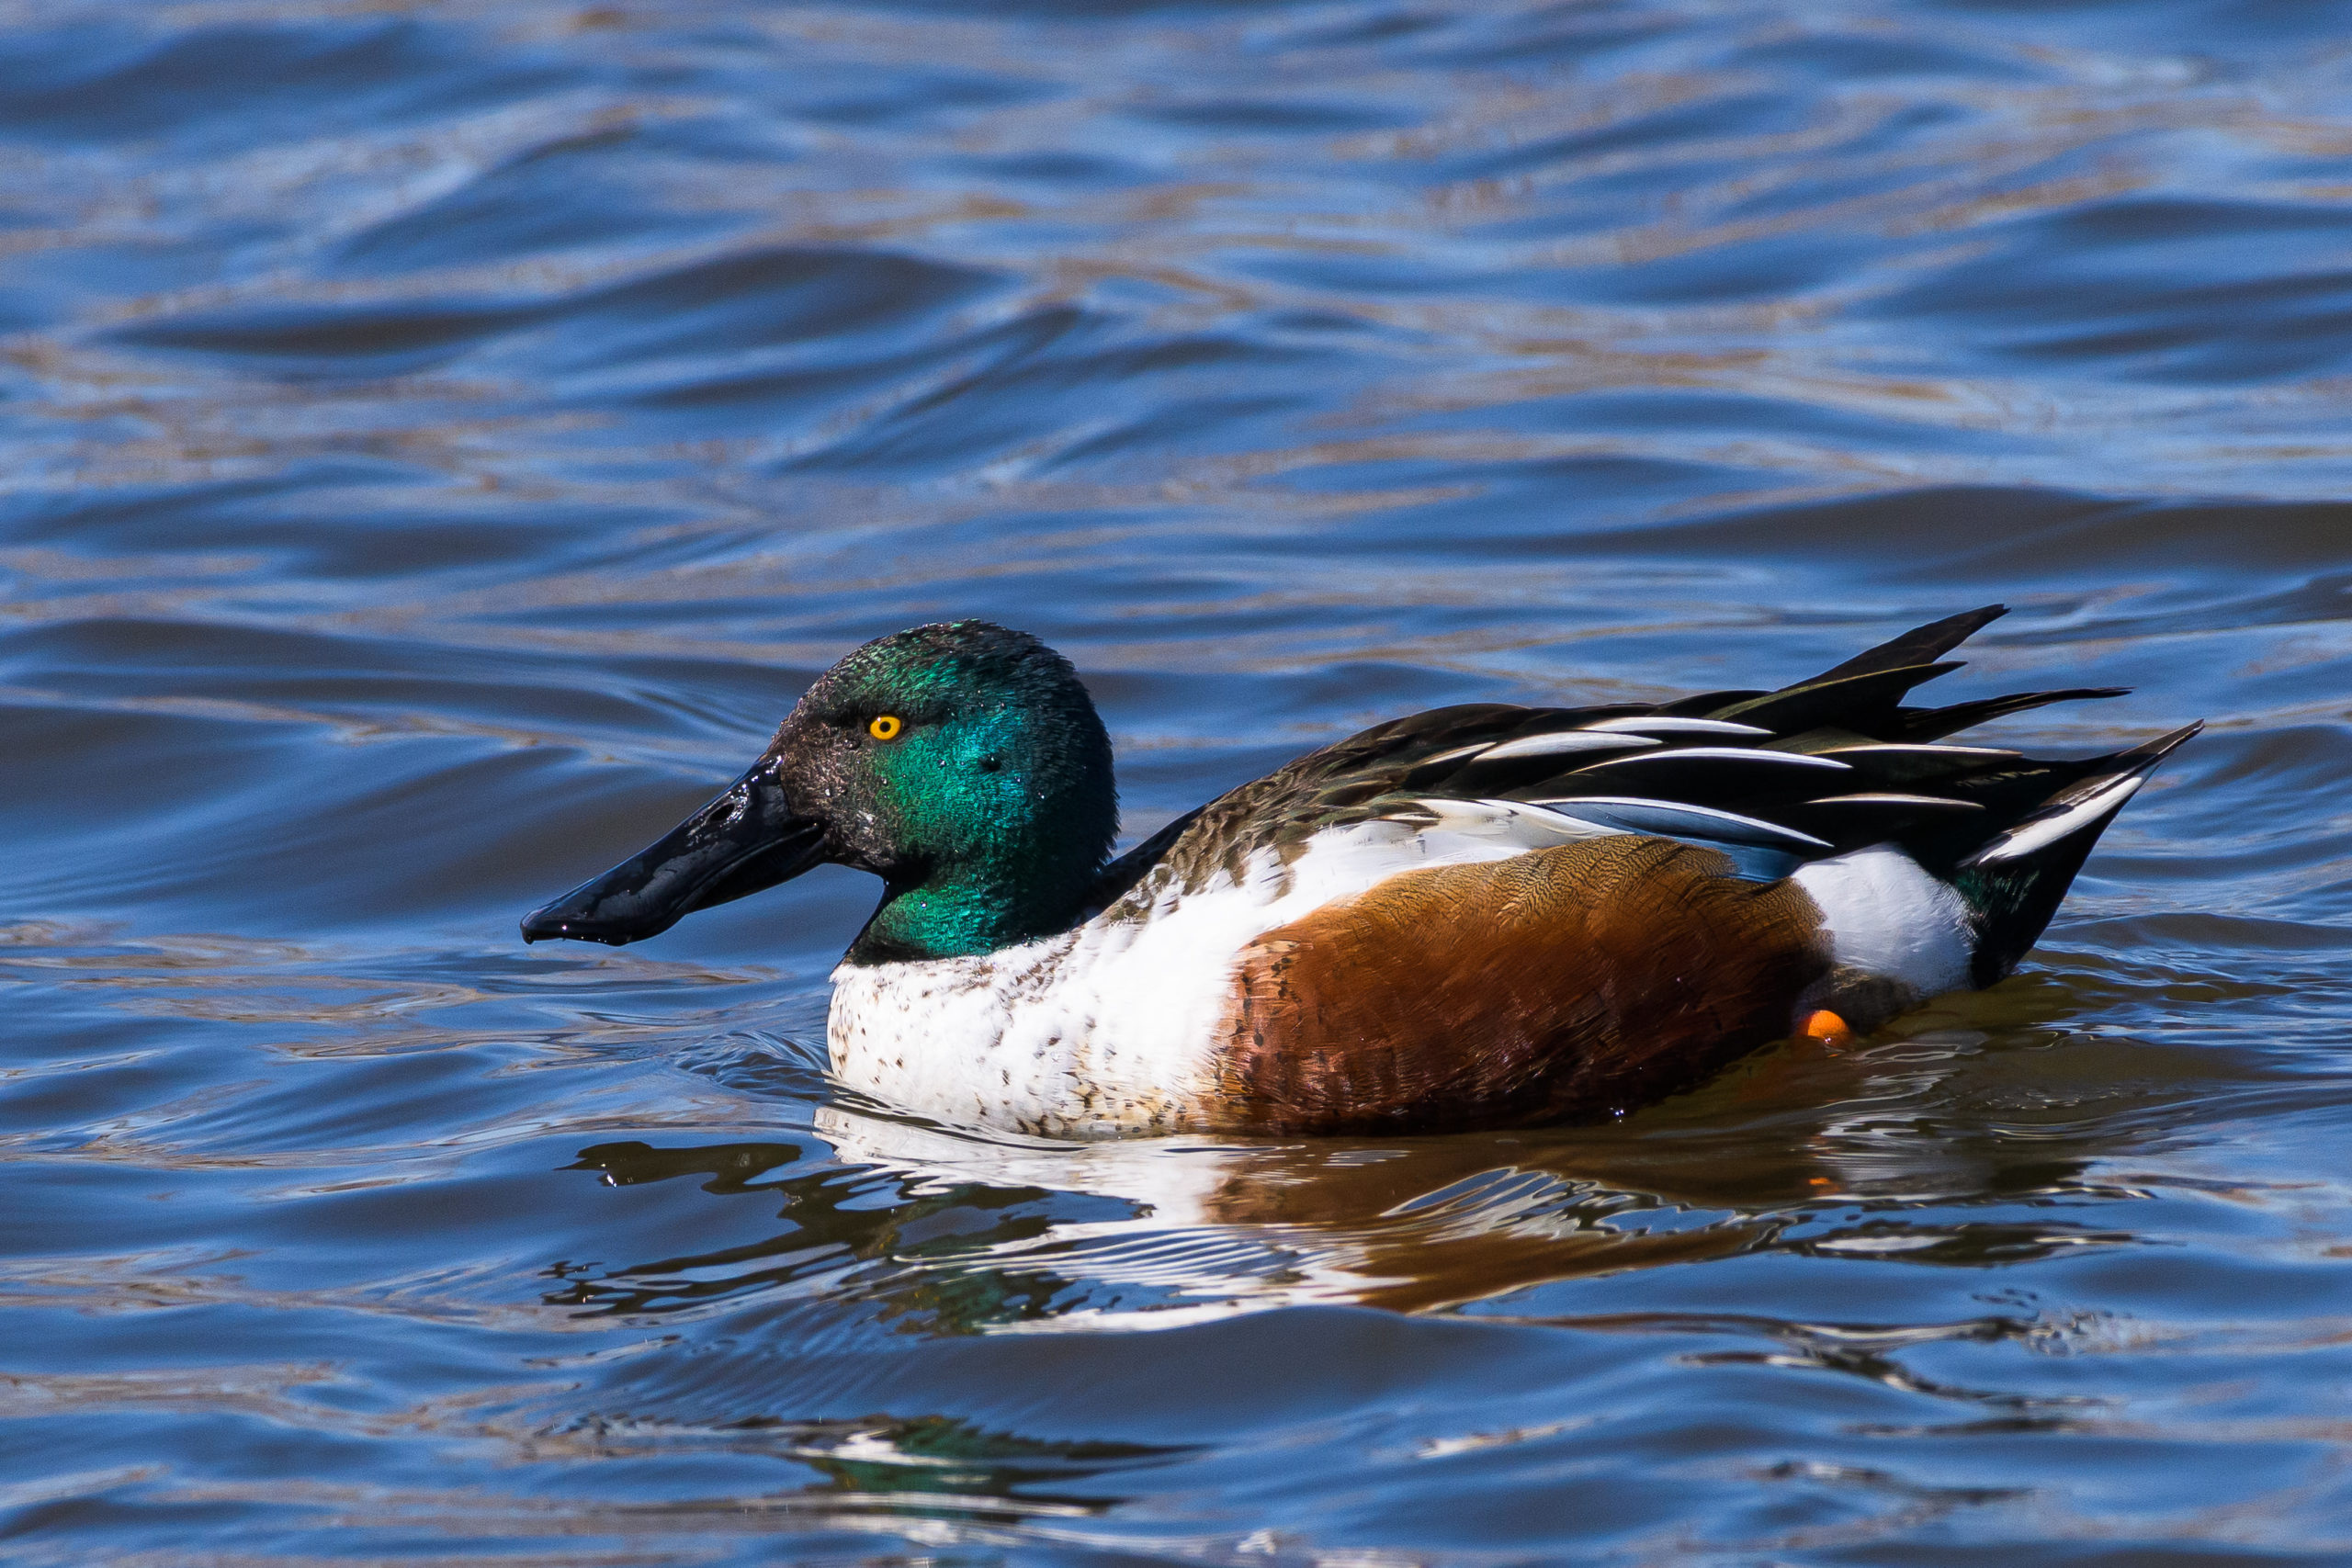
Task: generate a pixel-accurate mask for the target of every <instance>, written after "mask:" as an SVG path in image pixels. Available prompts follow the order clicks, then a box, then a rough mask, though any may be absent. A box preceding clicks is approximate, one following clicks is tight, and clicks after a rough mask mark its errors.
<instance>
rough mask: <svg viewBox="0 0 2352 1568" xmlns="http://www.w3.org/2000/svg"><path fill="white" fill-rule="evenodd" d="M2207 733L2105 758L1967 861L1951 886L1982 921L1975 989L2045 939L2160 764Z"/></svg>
mask: <svg viewBox="0 0 2352 1568" xmlns="http://www.w3.org/2000/svg"><path fill="white" fill-rule="evenodd" d="M2203 728H2205V727H2204V725H2203V724H2201V723H2199V724H2192V725H2188V726H2187V727H2185V728H2180V729H2176V730H2174V731H2173V732H2172V733H2171V734H2169V735H2163V736H2159V737H2157V738H2156V739H2154V740H2151V741H2149V742H2147V743H2146V744H2145V745H2142V746H2135V747H2133V748H2132V749H2131V750H2129V751H2119V752H2117V753H2116V754H2115V755H2114V756H2112V757H2108V758H2103V759H2101V760H2100V761H2099V762H2098V764H2097V765H2096V766H2095V767H2094V769H2093V771H2091V772H2089V773H2086V774H2084V775H2083V776H2081V777H2079V778H2077V779H2076V780H2075V782H2074V783H2073V784H2068V785H2067V786H2066V787H2065V788H2064V789H2062V790H2060V791H2059V792H2058V793H2057V794H2055V795H2052V796H2051V797H2050V798H2049V799H2048V800H2046V801H2044V802H2042V803H2041V805H2040V806H2038V807H2035V808H2034V809H2032V810H2031V811H2030V812H2028V813H2027V814H2026V815H2025V816H2024V817H2022V818H2018V820H2017V821H2015V822H2012V823H2011V824H2010V825H2009V826H2008V827H2007V828H2005V829H2002V830H2001V831H2000V832H1998V833H1996V834H1995V835H1994V836H1993V837H1992V838H1991V839H1989V840H1986V841H1985V843H1984V844H1982V845H1980V846H1979V847H1978V848H1977V849H1976V850H1975V852H1973V853H1972V854H1970V855H1968V856H1967V857H1966V858H1965V859H1963V860H1962V861H1961V862H1960V863H1959V865H1958V867H1957V868H1956V869H1955V870H1954V872H1953V874H1952V877H1951V884H1952V886H1953V887H1954V888H1956V889H1958V890H1959V893H1960V896H1961V897H1962V898H1963V899H1964V900H1966V901H1967V904H1968V906H1969V908H1970V910H1971V912H1972V913H1973V915H1974V916H1975V919H1976V926H1977V943H1976V955H1975V960H1974V963H1973V965H1972V967H1973V983H1974V984H1975V985H1978V986H1989V985H1991V984H1992V983H1993V982H1994V981H1996V980H1997V979H1999V978H2000V977H2001V976H2004V975H2007V973H2008V972H2009V971H2010V970H2012V969H2014V968H2016V967H2017V963H2018V959H2020V958H2023V957H2024V956H2025V954H2026V952H2027V950H2029V949H2030V948H2031V947H2032V946H2033V944H2034V943H2035V942H2038V941H2040V940H2041V932H2042V930H2043V928H2045V927H2047V926H2048V925H2049V924H2050V918H2051V916H2052V915H2054V914H2056V913H2057V912H2058V904H2059V901H2060V900H2061V899H2063V898H2064V897H2066V889H2067V888H2068V887H2069V886H2072V885H2073V883H2074V880H2075V873H2077V872H2079V871H2081V870H2082V868H2083V862H2084V861H2085V860H2086V859H2088V858H2089V856H2090V852H2091V847H2092V846H2093V845H2094V844H2096V843H2098V836H2099V835H2100V834H2101V833H2103V832H2105V831H2106V830H2107V825H2108V824H2109V822H2111V821H2113V820H2114V819H2115V814H2116V813H2117V812H2118V811H2119V810H2120V809H2122V807H2123V803H2124V802H2125V801H2127V800H2129V799H2131V796H2132V795H2133V794H2135V793H2136V792H2137V791H2138V790H2139V788H2140V786H2141V785H2142V784H2145V783H2147V782H2148V775H2149V774H2150V773H2154V771H2155V769H2156V765H2157V764H2158V763H2160V762H2162V761H2164V760H2165V758H2166V757H2168V756H2170V755H2171V754H2172V753H2173V752H2174V751H2175V750H2177V749H2178V748H2179V747H2180V745H2181V743H2182V742H2184V741H2186V740H2187V739H2188V738H2189V737H2191V736H2193V735H2195V734H2196V733H2197V732H2198V731H2199V730H2200V729H2203Z"/></svg>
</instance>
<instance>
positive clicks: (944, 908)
mask: <svg viewBox="0 0 2352 1568" xmlns="http://www.w3.org/2000/svg"><path fill="white" fill-rule="evenodd" d="M1097 858H1099V857H1097ZM1100 869H1101V868H1100V867H1099V866H1098V865H1095V864H1092V863H1083V864H1082V863H1080V861H1079V860H1078V859H1077V858H1076V857H1069V856H1065V857H1060V860H1059V862H1058V863H1046V864H1042V865H1041V864H1035V863H1033V864H1031V865H1029V866H1027V867H1024V868H1023V871H1022V873H1021V874H1008V871H1007V869H1006V868H1004V867H1001V866H979V867H970V868H965V869H963V870H962V871H960V872H953V873H934V874H931V875H928V876H926V877H924V878H923V879H922V881H920V882H916V883H913V884H911V885H910V886H898V885H896V884H890V885H886V886H885V888H884V890H883V894H882V903H881V907H880V908H876V910H875V911H874V917H873V919H869V920H867V921H866V922H865V930H864V931H860V932H859V933H858V937H857V941H856V942H854V943H852V944H851V946H850V950H849V953H847V955H846V958H847V961H848V962H849V963H852V964H905V963H914V962H920V961H922V960H925V959H933V958H963V957H969V956H972V955H975V954H978V953H994V952H996V951H998V950H999V949H1001V948H1007V947H1014V946H1017V945H1019V944H1020V943H1022V942H1034V941H1035V940H1036V939H1037V938H1039V937H1041V936H1048V935H1051V934H1052V933H1053V932H1055V931H1067V930H1068V929H1069V927H1070V926H1071V925H1072V924H1074V923H1075V922H1076V921H1077V920H1078V919H1079V918H1080V915H1082V914H1083V913H1084V912H1085V909H1086V904H1087V895H1088V894H1089V892H1090V891H1091V889H1092V887H1093V885H1094V880H1095V875H1096V873H1097V872H1098V871H1099V870H1100Z"/></svg>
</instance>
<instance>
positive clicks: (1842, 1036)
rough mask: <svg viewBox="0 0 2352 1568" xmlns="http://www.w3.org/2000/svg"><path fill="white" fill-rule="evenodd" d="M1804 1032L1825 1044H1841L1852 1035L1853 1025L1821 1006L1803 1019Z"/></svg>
mask: <svg viewBox="0 0 2352 1568" xmlns="http://www.w3.org/2000/svg"><path fill="white" fill-rule="evenodd" d="M1804 1032H1805V1034H1806V1036H1807V1037H1808V1038H1810V1039H1814V1040H1818V1041H1820V1042H1821V1043H1823V1044H1825V1045H1842V1044H1844V1043H1846V1042H1847V1041H1849V1040H1851V1039H1852V1038H1853V1037H1854V1026H1853V1025H1852V1024H1849V1023H1848V1022H1847V1021H1845V1020H1844V1019H1842V1018H1839V1017H1838V1015H1837V1014H1836V1013H1834V1012H1831V1011H1830V1010H1828V1009H1827V1008H1823V1009H1821V1010H1818V1011H1816V1012H1815V1013H1813V1014H1811V1015H1810V1016H1808V1017H1807V1018H1806V1019H1805V1021H1804Z"/></svg>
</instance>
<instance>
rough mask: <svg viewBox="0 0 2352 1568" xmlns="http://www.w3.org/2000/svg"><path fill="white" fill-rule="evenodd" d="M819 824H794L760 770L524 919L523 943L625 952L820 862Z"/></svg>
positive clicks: (821, 836) (794, 818) (821, 837)
mask: <svg viewBox="0 0 2352 1568" xmlns="http://www.w3.org/2000/svg"><path fill="white" fill-rule="evenodd" d="M823 851H824V833H823V829H822V827H821V825H820V824H819V823H817V822H813V821H811V820H809V818H803V817H797V816H795V815H794V814H793V813H792V811H791V809H790V808H789V807H787V806H786V804H785V802H784V800H783V797H782V795H781V794H780V792H778V791H777V790H775V788H774V786H773V785H772V784H768V783H767V782H766V781H765V780H764V779H763V776H762V775H761V774H760V773H759V772H758V770H754V771H753V772H752V773H746V774H745V775H744V776H743V777H742V778H741V779H738V780H736V781H735V784H734V785H733V786H732V787H731V788H729V790H728V792H727V793H726V794H725V795H720V796H719V797H718V799H717V800H714V801H712V802H711V803H710V804H709V805H708V806H706V807H703V808H702V809H701V810H700V811H697V812H695V814H694V815H693V816H692V817H690V818H687V819H686V820H685V821H684V822H682V823H680V824H679V825H678V826H677V828H676V829H673V830H672V831H671V832H670V833H669V834H668V835H667V836H665V837H664V838H663V839H662V840H661V841H660V842H659V843H656V844H653V845H651V846H650V847H649V848H647V849H645V850H643V851H641V852H639V853H637V854H635V855H632V856H630V857H629V858H628V860H626V861H623V862H622V863H620V864H618V865H616V866H615V867H613V869H612V870H610V871H608V872H606V873H605V874H603V875H602V876H596V877H591V878H590V879H589V880H588V881H586V882H583V883H582V884H581V885H580V886H577V887H575V888H573V889H572V890H571V892H569V893H567V894H565V895H564V896H563V897H560V898H558V899H555V900H554V901H552V902H551V903H547V904H543V905H541V906H540V907H539V908H536V909H534V910H532V911H531V912H530V913H529V914H527V915H526V916H524V917H523V940H524V941H525V942H553V941H557V940H563V941H568V942H603V943H605V945H606V946H608V947H622V946H626V945H627V944H628V943H629V942H643V941H644V940H645V939H646V938H647V937H650V936H659V935H661V934H662V932H663V931H668V930H669V929H670V928H671V927H672V926H674V925H676V924H677V923H678V921H679V920H680V919H684V917H685V916H687V915H690V914H692V913H694V912H695V910H696V909H707V908H711V907H712V906H713V905H717V904H725V903H728V902H729V901H730V900H733V899H736V898H741V897H744V896H746V895H747V894H752V893H757V892H759V891H760V890H761V889H762V888H763V887H773V886H775V885H776V884H777V883H779V882H785V881H788V880H790V879H791V878H793V877H796V876H797V875H799V874H801V873H802V872H804V871H806V870H808V869H809V867H810V866H812V865H814V864H816V863H817V862H818V861H819V860H820V858H822V855H823Z"/></svg>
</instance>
